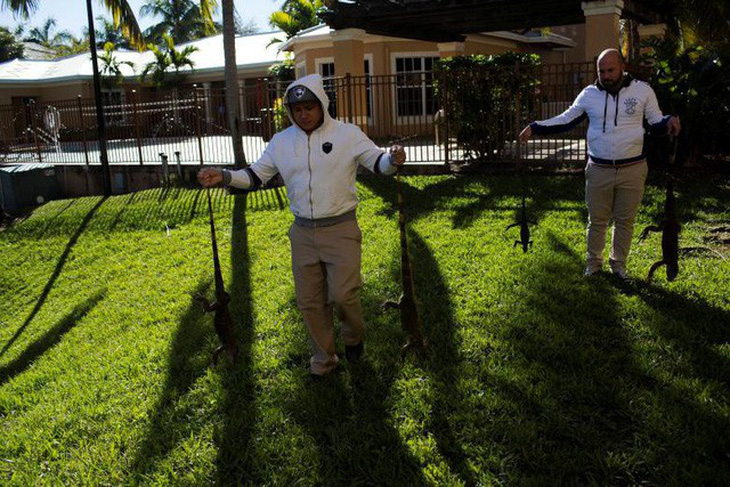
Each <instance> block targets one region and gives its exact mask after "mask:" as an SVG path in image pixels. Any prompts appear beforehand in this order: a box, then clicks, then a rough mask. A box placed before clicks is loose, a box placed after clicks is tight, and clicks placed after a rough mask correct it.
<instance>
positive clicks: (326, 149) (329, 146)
mask: <svg viewBox="0 0 730 487" xmlns="http://www.w3.org/2000/svg"><path fill="white" fill-rule="evenodd" d="M322 150H323V151H324V153H325V154H329V153H330V152H332V142H325V143H324V144H322Z"/></svg>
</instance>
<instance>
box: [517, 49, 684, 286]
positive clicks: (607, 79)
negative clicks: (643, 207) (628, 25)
mask: <svg viewBox="0 0 730 487" xmlns="http://www.w3.org/2000/svg"><path fill="white" fill-rule="evenodd" d="M596 71H597V74H598V79H597V80H596V81H595V83H593V84H592V85H589V86H587V87H585V88H584V89H583V91H581V92H580V94H579V95H578V97H577V98H576V99H575V101H573V104H572V105H571V106H570V107H569V108H568V109H567V110H565V111H564V112H563V113H561V114H560V115H558V116H556V117H553V118H549V119H547V120H540V121H536V122H532V123H531V124H529V125H528V126H527V127H525V128H524V129H523V130H522V132H521V133H520V135H519V139H520V142H522V143H524V142H526V141H527V140H528V139H529V138H530V137H532V136H533V135H549V134H555V133H560V132H564V131H566V130H569V129H571V128H573V127H575V126H576V125H578V124H579V123H581V122H582V121H583V120H585V119H588V133H587V135H586V137H587V144H588V163H587V164H586V168H585V179H586V205H587V206H588V231H587V245H586V246H587V251H586V268H585V271H584V275H585V276H586V277H589V276H592V275H594V274H596V273H597V272H599V271H601V270H602V268H603V260H604V255H603V254H604V247H605V245H606V231H607V229H608V226H609V223H610V222H611V221H612V220H613V229H612V235H611V250H610V253H609V266H610V269H611V272H613V274H614V275H615V276H617V277H619V278H620V279H622V280H627V279H629V275H628V273H627V271H626V260H627V258H628V255H629V249H630V247H631V239H632V236H633V231H634V220H635V218H636V212H637V210H638V208H639V204H640V203H641V198H642V196H643V194H644V182H645V180H646V175H647V171H648V168H647V164H646V156H645V155H644V133H645V129H644V120H646V121H647V122H648V124H649V127H650V133H651V134H652V135H662V134H667V133H668V134H669V135H671V136H675V135H678V134H679V131H680V130H681V126H680V122H679V118H677V117H674V116H671V115H666V116H665V115H663V114H662V112H661V110H660V109H659V103H658V102H657V98H656V94H655V93H654V90H652V88H651V86H649V85H648V84H647V83H645V82H643V81H639V80H636V79H634V78H632V77H631V75H630V74H628V73H626V72H624V62H623V59H622V58H621V54H620V53H619V51H618V50H616V49H606V50H605V51H603V52H602V53H601V55H600V56H599V57H598V60H597V62H596Z"/></svg>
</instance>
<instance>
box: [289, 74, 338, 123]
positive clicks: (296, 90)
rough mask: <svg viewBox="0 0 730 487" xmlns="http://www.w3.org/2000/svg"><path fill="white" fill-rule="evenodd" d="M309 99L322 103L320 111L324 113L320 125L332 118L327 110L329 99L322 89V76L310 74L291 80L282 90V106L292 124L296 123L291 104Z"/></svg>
mask: <svg viewBox="0 0 730 487" xmlns="http://www.w3.org/2000/svg"><path fill="white" fill-rule="evenodd" d="M310 100H316V101H318V102H319V104H320V105H322V112H323V113H324V121H323V122H322V125H324V124H326V123H327V122H328V121H329V120H330V119H331V118H332V117H330V114H329V112H328V108H329V106H330V99H329V97H328V96H327V93H325V91H324V84H323V83H322V76H321V75H319V74H310V75H307V76H304V77H303V78H299V79H298V80H295V81H292V82H291V84H290V85H289V86H288V87H287V88H286V91H285V92H284V106H285V107H286V112H287V113H288V114H289V120H291V123H292V124H294V125H296V122H295V121H294V117H293V116H292V112H291V105H293V104H295V103H298V102H304V101H310Z"/></svg>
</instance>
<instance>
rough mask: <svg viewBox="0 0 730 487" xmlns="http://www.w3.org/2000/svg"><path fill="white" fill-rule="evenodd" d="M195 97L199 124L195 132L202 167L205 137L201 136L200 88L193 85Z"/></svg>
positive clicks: (196, 125)
mask: <svg viewBox="0 0 730 487" xmlns="http://www.w3.org/2000/svg"><path fill="white" fill-rule="evenodd" d="M193 95H194V96H195V114H196V115H197V117H196V119H197V122H196V124H195V131H196V132H197V136H198V154H199V155H200V165H201V166H202V165H203V137H202V135H201V127H200V107H199V106H198V88H197V86H195V85H193Z"/></svg>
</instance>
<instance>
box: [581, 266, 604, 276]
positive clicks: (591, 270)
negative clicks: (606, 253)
mask: <svg viewBox="0 0 730 487" xmlns="http://www.w3.org/2000/svg"><path fill="white" fill-rule="evenodd" d="M599 272H601V268H600V267H592V266H587V267H586V270H584V271H583V277H591V276H592V275H594V274H598V273H599Z"/></svg>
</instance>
